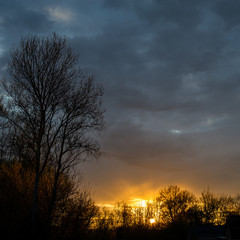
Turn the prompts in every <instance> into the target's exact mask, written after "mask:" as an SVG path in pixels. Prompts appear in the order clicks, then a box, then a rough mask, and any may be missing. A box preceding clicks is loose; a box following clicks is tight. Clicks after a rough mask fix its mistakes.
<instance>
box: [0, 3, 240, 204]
mask: <svg viewBox="0 0 240 240" xmlns="http://www.w3.org/2000/svg"><path fill="white" fill-rule="evenodd" d="M239 12H240V1H228V0H211V1H209V0H196V1H195V0H181V1H180V0H121V1H120V0H78V1H77V0H68V1H63V0H41V1H32V0H21V1H19V0H8V1H6V0H0V76H1V77H3V76H4V74H5V71H6V65H7V61H8V57H9V49H11V48H12V46H16V45H17V44H18V42H19V40H20V38H21V36H26V35H29V34H38V35H48V34H51V33H53V32H56V33H57V34H59V35H60V36H66V37H67V39H68V43H69V44H70V46H71V47H72V48H73V49H74V51H75V52H76V53H78V54H79V56H80V64H81V66H82V67H83V68H84V69H85V71H86V72H88V73H89V74H92V75H93V76H94V79H95V80H96V81H97V82H99V83H101V84H102V85H103V87H104V91H105V92H104V97H103V106H104V108H105V109H106V113H105V122H106V129H105V131H104V132H102V133H101V136H100V139H101V140H100V143H101V146H102V148H101V149H102V152H103V154H102V157H101V158H100V159H99V160H98V161H95V160H93V161H90V162H87V163H84V164H82V165H81V166H80V169H81V172H82V174H83V176H84V179H85V182H86V183H87V184H88V185H89V186H90V187H91V189H92V192H93V195H94V199H95V201H96V202H97V203H99V204H103V203H104V204H112V203H114V202H116V201H120V200H126V201H130V200H131V199H134V198H146V199H148V198H152V197H155V196H156V195H157V193H158V191H159V190H160V189H161V188H163V187H166V186H169V185H179V186H181V187H183V188H187V189H188V190H190V191H192V192H194V193H196V194H200V193H201V191H203V190H204V189H206V188H207V187H210V189H212V190H213V191H215V192H220V193H222V192H224V193H227V194H228V193H229V194H235V193H240V189H239V183H240V174H239V171H240V159H239V158H240V127H239V124H240V67H239V66H240V14H239Z"/></svg>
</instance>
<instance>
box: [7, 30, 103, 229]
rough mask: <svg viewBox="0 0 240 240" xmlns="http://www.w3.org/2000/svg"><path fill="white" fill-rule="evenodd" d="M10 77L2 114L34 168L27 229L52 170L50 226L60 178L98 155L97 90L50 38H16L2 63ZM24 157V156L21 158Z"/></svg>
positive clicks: (63, 45)
mask: <svg viewBox="0 0 240 240" xmlns="http://www.w3.org/2000/svg"><path fill="white" fill-rule="evenodd" d="M8 72H9V75H10V76H11V79H9V81H8V82H7V81H5V83H4V88H5V90H6V95H7V99H6V101H7V100H8V105H7V109H6V110H7V111H4V113H3V116H4V118H5V119H7V121H8V123H9V124H10V125H11V126H12V127H14V128H15V129H16V130H17V131H16V132H17V134H18V135H17V139H21V141H20V142H18V143H19V148H20V149H21V150H22V152H24V153H27V158H26V159H27V160H28V164H29V166H30V167H32V168H33V169H34V172H35V179H34V190H33V206H32V227H33V232H35V229H36V226H37V212H38V201H39V183H40V179H41V176H42V175H43V173H44V171H46V170H47V169H49V167H50V168H51V169H54V181H53V183H52V190H51V199H50V203H49V206H48V225H51V221H52V216H53V211H54V207H55V202H56V198H57V191H58V185H59V184H58V183H59V179H60V177H61V175H62V174H67V173H68V172H69V171H70V169H71V168H72V167H73V166H75V165H76V164H78V163H79V162H81V161H84V160H86V158H87V157H89V156H94V157H97V156H98V155H99V146H98V142H97V141H96V138H95V137H94V136H95V135H94V132H98V131H101V130H102V129H103V127H104V121H103V109H102V107H101V101H100V98H101V96H102V94H103V89H102V88H101V86H99V85H96V84H95V83H94V81H93V78H92V77H85V76H84V75H83V72H82V70H81V68H80V67H79V62H78V56H77V55H76V54H74V53H73V51H72V49H71V48H70V47H69V46H68V45H67V43H66V39H65V38H61V37H59V36H57V35H56V34H52V35H51V36H42V37H39V36H29V37H26V38H22V40H21V41H20V44H19V46H18V47H17V48H15V49H13V51H12V53H11V59H10V61H9V64H8ZM25 157H26V156H25Z"/></svg>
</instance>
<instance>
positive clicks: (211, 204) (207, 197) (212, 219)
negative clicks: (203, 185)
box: [200, 188, 237, 225]
mask: <svg viewBox="0 0 240 240" xmlns="http://www.w3.org/2000/svg"><path fill="white" fill-rule="evenodd" d="M236 202H237V198H234V197H231V196H225V195H215V194H214V193H213V192H212V191H210V189H209V188H207V190H204V191H203V192H202V195H201V197H200V203H201V207H202V212H203V221H204V222H205V223H212V224H216V225H222V224H225V223H226V218H227V216H228V215H229V214H231V213H235V210H236Z"/></svg>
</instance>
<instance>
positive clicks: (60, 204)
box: [0, 161, 240, 240]
mask: <svg viewBox="0 0 240 240" xmlns="http://www.w3.org/2000/svg"><path fill="white" fill-rule="evenodd" d="M53 182H54V171H53V170H52V169H51V168H49V169H48V171H45V173H44V174H43V176H42V177H41V180H40V185H39V186H40V188H39V203H38V204H39V210H38V222H37V226H38V228H37V229H38V232H37V236H38V238H39V239H46V238H49V239H86V240H87V239H92V240H93V239H99V240H100V239H102V240H108V239H109V240H110V239H112V240H114V239H116V240H117V239H187V232H188V228H189V226H192V225H204V224H212V225H223V224H225V223H226V219H227V217H228V216H230V215H239V214H240V195H235V196H227V195H224V194H214V193H213V192H212V191H210V190H209V189H206V190H205V191H203V192H202V193H201V195H200V196H199V197H196V196H195V195H194V194H192V193H191V192H189V191H188V190H184V189H181V188H180V187H178V186H169V187H166V188H163V189H160V191H159V193H158V196H157V198H156V199H153V200H151V201H145V202H144V204H142V203H135V204H130V203H126V202H123V201H122V202H118V203H116V204H115V206H114V207H112V208H109V207H98V206H97V205H96V204H95V203H94V201H93V198H92V197H91V192H90V190H89V189H86V188H83V187H81V186H80V185H79V183H78V182H76V181H75V180H74V178H72V177H70V175H67V174H62V175H61V177H60V181H59V185H58V193H57V198H56V202H55V208H54V213H53V214H52V219H51V232H50V234H49V232H48V227H49V226H48V222H47V221H48V208H49V204H50V203H51V197H50V196H51V194H52V193H51V191H52V184H53ZM33 191H34V171H33V170H32V169H31V168H29V167H28V166H25V165H24V161H8V162H2V163H1V165H0V212H1V214H0V228H1V233H2V234H4V236H6V239H14V238H16V237H25V238H26V237H27V236H31V233H29V230H30V229H31V210H32V201H33V199H32V194H33ZM46 233H48V235H46Z"/></svg>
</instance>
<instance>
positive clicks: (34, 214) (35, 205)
mask: <svg viewBox="0 0 240 240" xmlns="http://www.w3.org/2000/svg"><path fill="white" fill-rule="evenodd" d="M38 187H39V174H38V173H36V176H35V185H34V189H33V206H32V218H31V224H32V235H33V236H36V235H37V218H38V217H37V215H38Z"/></svg>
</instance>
